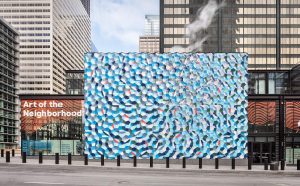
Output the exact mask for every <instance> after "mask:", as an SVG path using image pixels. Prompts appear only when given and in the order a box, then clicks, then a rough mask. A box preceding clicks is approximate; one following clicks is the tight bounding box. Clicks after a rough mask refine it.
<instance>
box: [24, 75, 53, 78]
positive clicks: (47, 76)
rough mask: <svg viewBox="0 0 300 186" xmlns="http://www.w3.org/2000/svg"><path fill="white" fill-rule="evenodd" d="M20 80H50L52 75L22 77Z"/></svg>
mask: <svg viewBox="0 0 300 186" xmlns="http://www.w3.org/2000/svg"><path fill="white" fill-rule="evenodd" d="M20 78H23V79H46V78H50V75H21V76H20Z"/></svg>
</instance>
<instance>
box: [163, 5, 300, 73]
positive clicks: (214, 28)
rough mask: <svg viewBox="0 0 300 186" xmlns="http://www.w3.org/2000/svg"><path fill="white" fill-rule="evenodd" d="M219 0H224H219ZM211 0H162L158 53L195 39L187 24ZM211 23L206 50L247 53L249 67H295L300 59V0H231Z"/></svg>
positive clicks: (187, 43)
mask: <svg viewBox="0 0 300 186" xmlns="http://www.w3.org/2000/svg"><path fill="white" fill-rule="evenodd" d="M216 1H217V2H221V0H216ZM207 2H208V0H161V1H160V3H161V4H160V15H161V16H160V23H161V25H160V52H169V51H170V50H171V49H172V48H173V47H174V46H178V45H180V46H183V47H187V46H189V45H190V44H192V43H193V42H195V41H194V40H191V38H189V37H188V36H186V34H187V33H188V31H187V28H186V26H187V25H188V24H190V23H191V22H193V21H194V20H195V19H196V15H197V10H198V9H199V8H200V7H203V6H204V5H205V4H207ZM225 2H226V5H225V6H224V7H223V8H221V9H219V10H218V11H217V14H216V15H215V17H214V19H213V22H212V24H211V25H210V26H209V27H208V28H207V29H206V30H203V31H201V32H200V33H197V35H198V36H199V37H198V39H199V38H201V36H202V37H203V36H208V39H207V41H206V42H204V44H203V49H202V50H201V51H203V52H247V53H248V54H249V69H291V68H292V67H293V66H295V65H296V64H299V63H300V60H299V57H300V54H299V53H300V50H299V48H300V39H299V34H300V27H299V25H300V19H299V15H300V1H295V0H228V1H225Z"/></svg>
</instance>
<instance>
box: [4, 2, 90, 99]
mask: <svg viewBox="0 0 300 186" xmlns="http://www.w3.org/2000/svg"><path fill="white" fill-rule="evenodd" d="M0 17H3V18H4V19H5V20H7V22H9V23H10V24H12V25H13V27H14V28H16V29H17V30H18V31H19V32H20V94H63V93H65V89H66V87H65V79H66V77H65V70H76V69H83V66H84V62H83V54H84V53H85V52H87V51H90V49H91V23H90V18H89V16H88V14H87V12H86V11H85V9H84V7H83V5H82V3H81V1H80V0H3V1H0Z"/></svg>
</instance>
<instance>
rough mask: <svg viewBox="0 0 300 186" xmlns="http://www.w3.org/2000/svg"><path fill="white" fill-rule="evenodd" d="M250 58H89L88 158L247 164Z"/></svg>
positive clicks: (237, 55)
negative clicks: (239, 160)
mask: <svg viewBox="0 0 300 186" xmlns="http://www.w3.org/2000/svg"><path fill="white" fill-rule="evenodd" d="M247 58H248V55H247V54H245V53H185V54H184V53H183V54H182V53H166V54H148V53H88V54H86V55H85V127H84V130H85V138H86V145H85V152H86V153H87V154H88V155H89V157H90V158H100V157H101V155H104V156H105V158H112V159H115V158H116V157H117V156H118V155H120V156H121V157H122V158H132V157H133V156H137V157H138V158H149V157H151V156H152V157H153V158H154V159H163V158H165V157H169V158H176V159H178V158H182V157H187V158H246V157H247V129H248V127H247V124H248V119H247V105H248V102H247V90H248V85H247Z"/></svg>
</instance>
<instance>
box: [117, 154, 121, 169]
mask: <svg viewBox="0 0 300 186" xmlns="http://www.w3.org/2000/svg"><path fill="white" fill-rule="evenodd" d="M120 165H121V156H120V155H118V157H117V166H118V167H120Z"/></svg>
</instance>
